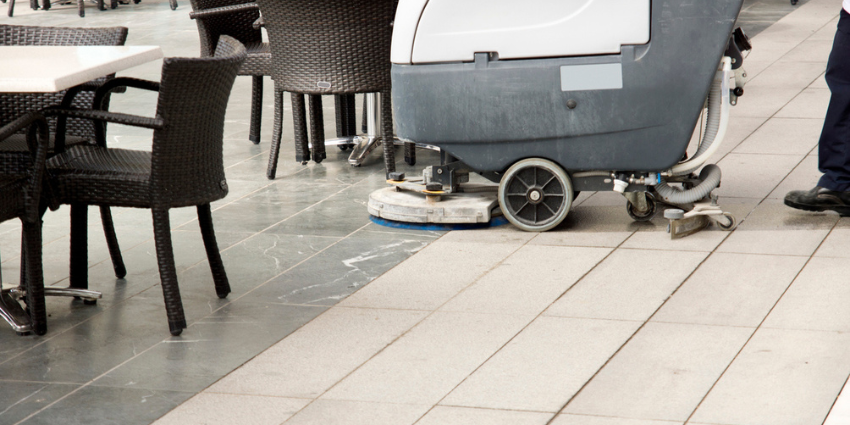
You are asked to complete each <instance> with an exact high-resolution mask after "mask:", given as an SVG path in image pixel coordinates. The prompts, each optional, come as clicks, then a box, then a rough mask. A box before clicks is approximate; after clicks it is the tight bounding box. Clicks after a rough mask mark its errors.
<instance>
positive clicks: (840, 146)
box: [818, 9, 850, 192]
mask: <svg viewBox="0 0 850 425" xmlns="http://www.w3.org/2000/svg"><path fill="white" fill-rule="evenodd" d="M826 84H827V85H828V86H829V91H830V93H832V96H831V97H830V99H829V109H827V111H826V118H825V119H824V122H823V130H822V131H821V136H820V141H819V142H818V169H819V170H820V172H822V173H823V177H821V179H820V181H819V182H818V186H821V187H824V188H827V189H829V190H835V191H841V192H845V191H850V14H848V13H847V12H846V11H844V9H842V10H841V17H840V18H839V20H838V31H836V33H835V41H834V42H833V44H832V52H831V53H830V54H829V62H828V63H827V65H826Z"/></svg>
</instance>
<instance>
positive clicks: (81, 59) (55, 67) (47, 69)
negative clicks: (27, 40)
mask: <svg viewBox="0 0 850 425" xmlns="http://www.w3.org/2000/svg"><path fill="white" fill-rule="evenodd" d="M160 58H162V49H160V48H159V46H0V92H5V93H44V92H55V91H59V90H64V89H67V88H70V87H73V86H76V85H79V84H82V83H85V82H86V81H90V80H93V79H95V78H100V77H103V76H105V75H109V74H112V73H115V72H118V71H121V70H124V69H127V68H132V67H134V66H136V65H141V64H143V63H146V62H150V61H154V60H157V59H160Z"/></svg>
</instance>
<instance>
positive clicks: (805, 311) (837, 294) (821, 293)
mask: <svg viewBox="0 0 850 425" xmlns="http://www.w3.org/2000/svg"><path fill="white" fill-rule="evenodd" d="M848 276H850V264H848V261H847V260H846V259H844V258H820V257H816V258H812V259H811V260H810V261H809V263H808V264H807V265H806V267H805V268H804V269H803V271H802V272H801V273H800V276H799V277H797V279H796V280H795V281H794V283H793V284H791V287H790V288H788V291H787V292H786V293H785V295H784V296H782V299H780V300H779V303H778V304H777V305H776V307H775V308H774V309H773V311H772V312H771V313H770V315H769V316H768V317H767V319H766V320H765V322H764V324H763V325H762V326H763V327H766V328H779V329H808V330H822V331H836V332H848V331H850V309H848V308H847V306H848V302H850V285H848V284H847V277H848Z"/></svg>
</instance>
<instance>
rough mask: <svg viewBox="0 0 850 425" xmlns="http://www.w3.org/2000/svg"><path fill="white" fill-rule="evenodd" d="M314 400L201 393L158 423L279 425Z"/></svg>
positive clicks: (176, 424)
mask: <svg viewBox="0 0 850 425" xmlns="http://www.w3.org/2000/svg"><path fill="white" fill-rule="evenodd" d="M309 401H310V400H304V399H293V398H281V397H264V396H249V395H234V394H211V393H200V394H197V395H195V396H194V397H192V398H190V399H189V400H188V401H186V402H185V403H183V404H181V405H180V406H177V408H175V409H174V410H172V411H171V412H169V413H168V414H166V415H165V416H163V417H162V418H160V419H159V420H158V421H156V422H154V423H155V424H157V425H172V424H173V425H193V424H198V425H212V424H237V423H241V424H252V425H253V424H256V425H278V424H280V423H282V422H283V421H285V420H287V419H289V418H290V417H291V416H292V415H294V414H295V413H296V412H298V411H299V410H300V409H301V408H303V407H304V406H305V405H307V403H308V402H309Z"/></svg>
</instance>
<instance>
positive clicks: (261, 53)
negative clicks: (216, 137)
mask: <svg viewBox="0 0 850 425" xmlns="http://www.w3.org/2000/svg"><path fill="white" fill-rule="evenodd" d="M192 10H193V12H192V13H190V14H189V17H190V18H192V19H195V20H196V22H197V24H198V34H199V35H200V39H201V56H202V57H209V56H212V54H213V50H214V49H215V46H216V44H217V43H218V39H219V37H221V36H222V35H229V36H231V37H233V38H235V39H237V40H239V41H240V42H241V43H242V44H244V45H245V49H246V50H247V51H248V58H247V59H246V60H245V63H244V64H243V65H242V68H240V69H239V75H250V76H252V77H253V81H252V94H251V127H250V131H249V133H248V139H249V140H251V142H253V143H254V144H258V143H260V123H261V121H262V114H263V77H265V76H270V75H271V69H272V53H271V49H270V48H269V43H265V42H263V35H262V32H261V30H260V26H261V24H260V21H259V18H260V8H259V7H258V6H257V3H256V2H255V1H254V0H192ZM336 102H337V108H336V110H337V134H339V135H340V136H349V135H353V134H354V132H355V122H354V114H353V113H354V95H346V96H337V99H336ZM274 113H275V117H276V118H275V119H280V117H281V115H282V114H283V110H282V108H281V105H280V104H275V111H274ZM349 147H350V146H349V145H340V148H342V149H343V150H345V149H347V148H349Z"/></svg>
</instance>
